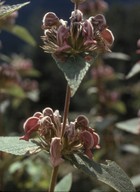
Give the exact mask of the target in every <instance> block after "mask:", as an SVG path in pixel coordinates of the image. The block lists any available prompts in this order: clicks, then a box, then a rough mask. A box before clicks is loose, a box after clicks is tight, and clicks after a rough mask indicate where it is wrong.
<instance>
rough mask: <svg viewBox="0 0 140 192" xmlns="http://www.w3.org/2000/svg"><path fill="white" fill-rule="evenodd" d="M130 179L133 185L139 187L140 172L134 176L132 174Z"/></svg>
mask: <svg viewBox="0 0 140 192" xmlns="http://www.w3.org/2000/svg"><path fill="white" fill-rule="evenodd" d="M131 181H132V183H133V185H134V186H135V187H139V186H140V174H139V175H136V176H133V177H132V178H131Z"/></svg>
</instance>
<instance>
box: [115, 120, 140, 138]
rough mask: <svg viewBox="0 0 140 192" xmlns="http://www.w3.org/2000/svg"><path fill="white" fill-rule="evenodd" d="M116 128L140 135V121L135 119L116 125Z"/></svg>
mask: <svg viewBox="0 0 140 192" xmlns="http://www.w3.org/2000/svg"><path fill="white" fill-rule="evenodd" d="M116 127H117V128H119V129H121V130H123V131H127V132H129V133H133V134H136V135H138V134H140V119H139V118H134V119H130V120H126V121H122V122H119V123H116Z"/></svg>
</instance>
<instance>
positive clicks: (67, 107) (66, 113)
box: [61, 85, 71, 138]
mask: <svg viewBox="0 0 140 192" xmlns="http://www.w3.org/2000/svg"><path fill="white" fill-rule="evenodd" d="M70 97H71V91H70V87H69V85H67V90H66V97H65V106H64V115H63V127H62V131H61V138H62V137H63V135H64V132H65V127H66V122H67V117H68V113H69V105H70Z"/></svg>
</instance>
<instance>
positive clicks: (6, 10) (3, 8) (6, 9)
mask: <svg viewBox="0 0 140 192" xmlns="http://www.w3.org/2000/svg"><path fill="white" fill-rule="evenodd" d="M29 3H30V2H26V3H20V4H16V5H3V2H2V4H0V19H2V18H4V17H7V16H8V15H10V14H11V13H13V12H14V11H17V10H19V9H20V8H22V7H24V6H25V5H27V4H29Z"/></svg>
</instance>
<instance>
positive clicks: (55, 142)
mask: <svg viewBox="0 0 140 192" xmlns="http://www.w3.org/2000/svg"><path fill="white" fill-rule="evenodd" d="M62 127H63V122H62V118H61V115H60V114H59V111H58V110H55V111H53V110H52V109H51V108H49V107H47V108H45V109H44V110H43V111H42V113H41V112H36V113H35V114H34V115H33V116H32V117H29V118H28V119H27V120H26V121H25V123H24V131H25V135H24V136H22V137H21V138H20V139H23V140H26V141H28V140H29V139H30V138H32V137H33V135H34V136H37V137H39V138H40V140H39V145H40V147H41V148H42V149H43V150H45V151H48V152H49V153H50V160H51V164H52V166H54V167H55V166H57V165H59V164H60V163H61V162H63V159H64V158H65V156H66V155H69V154H72V153H74V152H75V153H76V152H78V151H82V152H84V153H85V154H86V155H87V156H88V157H89V158H92V156H93V149H94V148H99V141H100V139H99V136H98V134H97V133H96V132H95V131H94V129H92V128H91V127H89V122H88V119H87V118H86V117H85V116H83V115H79V116H78V117H77V118H76V119H75V121H74V122H68V120H67V123H66V126H65V131H64V135H63V136H62V134H61V132H62Z"/></svg>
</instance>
